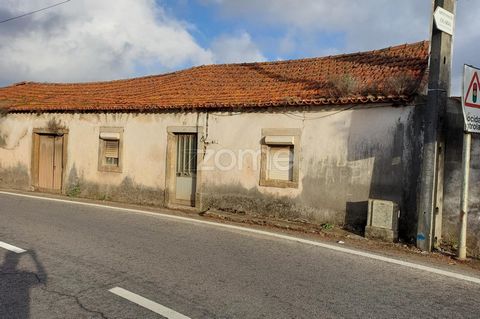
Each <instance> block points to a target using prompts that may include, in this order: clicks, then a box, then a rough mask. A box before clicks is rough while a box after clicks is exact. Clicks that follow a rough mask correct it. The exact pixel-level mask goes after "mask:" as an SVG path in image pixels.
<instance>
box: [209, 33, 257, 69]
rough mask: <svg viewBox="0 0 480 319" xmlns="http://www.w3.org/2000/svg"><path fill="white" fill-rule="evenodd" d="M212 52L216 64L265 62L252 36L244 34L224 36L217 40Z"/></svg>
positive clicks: (214, 42) (212, 46) (213, 44)
mask: <svg viewBox="0 0 480 319" xmlns="http://www.w3.org/2000/svg"><path fill="white" fill-rule="evenodd" d="M211 50H212V53H213V56H214V61H215V63H237V62H259V61H265V60H266V58H265V57H264V56H263V55H262V53H261V52H260V50H259V49H258V47H257V46H256V45H255V43H254V42H253V41H252V38H251V37H250V35H249V34H248V33H246V32H242V33H240V34H239V35H222V36H220V37H218V38H216V39H215V40H214V41H213V43H212V45H211Z"/></svg>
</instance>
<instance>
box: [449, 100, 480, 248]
mask: <svg viewBox="0 0 480 319" xmlns="http://www.w3.org/2000/svg"><path fill="white" fill-rule="evenodd" d="M463 123H464V122H463V115H462V109H461V104H460V101H459V100H450V104H449V106H448V117H447V134H446V141H445V144H446V145H445V186H444V209H443V228H442V233H443V234H442V235H443V241H444V242H445V243H447V244H450V245H452V246H454V247H455V246H457V244H458V230H459V229H458V221H459V216H460V215H459V214H460V195H461V185H462V150H463V125H464V124H463ZM479 180H480V139H479V138H478V135H477V134H473V135H472V153H471V166H470V190H469V209H470V210H469V215H468V228H467V248H468V253H469V254H470V255H473V256H476V257H480V187H479Z"/></svg>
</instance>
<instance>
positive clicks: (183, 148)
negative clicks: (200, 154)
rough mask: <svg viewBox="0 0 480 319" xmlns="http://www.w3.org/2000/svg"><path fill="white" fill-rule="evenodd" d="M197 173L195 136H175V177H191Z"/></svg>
mask: <svg viewBox="0 0 480 319" xmlns="http://www.w3.org/2000/svg"><path fill="white" fill-rule="evenodd" d="M196 171H197V135H196V134H178V135H177V176H193V175H194V174H195V173H196Z"/></svg>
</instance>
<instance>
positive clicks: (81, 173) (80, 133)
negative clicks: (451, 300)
mask: <svg viewBox="0 0 480 319" xmlns="http://www.w3.org/2000/svg"><path fill="white" fill-rule="evenodd" d="M428 58H429V44H428V42H420V43H414V44H407V45H400V46H396V47H390V48H387V49H382V50H376V51H370V52H362V53H355V54H346V55H339V56H329V57H324V58H310V59H302V60H291V61H279V62H265V63H243V64H224V65H208V66H200V67H194V68H191V69H187V70H182V71H178V72H174V73H169V74H163V75H158V76H147V77H142V78H134V79H127V80H118V81H110V82H96V83H75V84H50V83H31V82H25V83H18V84H14V85H11V86H8V87H4V88H0V109H1V115H0V187H3V188H14V189H22V190H39V191H48V192H61V193H64V194H67V195H70V196H81V197H90V198H97V199H108V200H114V201H125V202H131V203H140V204H148V205H157V206H168V207H176V206H185V205H186V206H194V207H196V208H198V209H200V210H206V209H218V210H224V211H230V212H236V213H247V214H256V215H262V216H273V217H277V218H286V219H291V220H298V219H300V220H307V221H310V222H314V223H325V222H330V223H338V224H350V225H357V226H358V225H362V224H364V223H365V218H366V201H367V200H368V199H369V198H379V199H387V200H392V201H395V202H397V203H398V204H399V205H400V209H401V219H400V234H401V236H403V237H404V238H412V237H413V238H414V236H415V231H416V219H417V217H416V196H417V177H418V173H419V168H420V156H421V147H422V145H421V138H419V137H420V136H421V129H422V123H421V122H422V121H421V119H422V117H421V113H422V108H423V106H424V102H423V99H422V98H421V96H420V95H419V93H421V91H422V90H423V87H424V83H425V75H426V70H427V68H428ZM476 231H478V229H477V230H476Z"/></svg>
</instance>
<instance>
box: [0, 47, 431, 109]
mask: <svg viewBox="0 0 480 319" xmlns="http://www.w3.org/2000/svg"><path fill="white" fill-rule="evenodd" d="M428 49H429V44H428V42H419V43H413V44H405V45H400V46H395V47H390V48H386V49H382V50H375V51H369V52H359V53H353V54H344V55H338V56H329V57H324V58H310V59H300V60H290V61H278V62H262V63H241V64H220V65H207V66H200V67H194V68H191V69H187V70H182V71H178V72H174V73H169V74H162V75H155V76H147V77H141V78H133V79H127V80H117V81H109V82H91V83H72V84H69V83H62V84H58V83H34V82H22V83H18V84H14V85H12V86H8V87H4V88H0V108H2V107H3V108H8V110H9V111H10V112H38V111H154V110H159V109H194V108H203V109H206V108H242V107H266V106H279V105H325V104H349V103H375V102H385V101H408V100H409V99H410V98H411V97H412V96H413V95H414V94H415V93H416V92H417V91H418V90H419V87H420V85H421V83H422V80H423V79H424V76H425V74H426V70H427V66H428V56H429V54H428Z"/></svg>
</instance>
